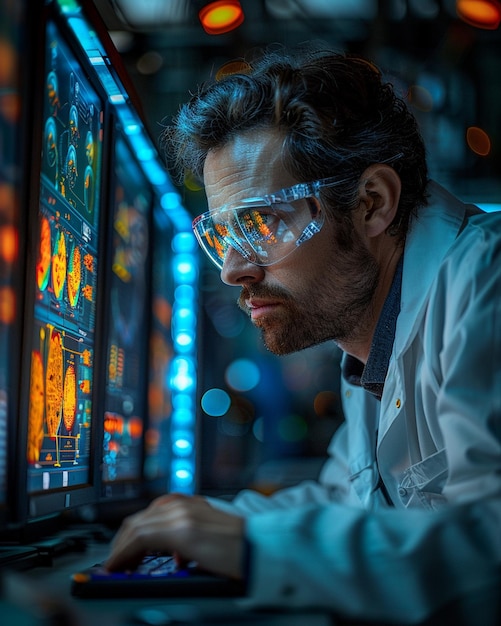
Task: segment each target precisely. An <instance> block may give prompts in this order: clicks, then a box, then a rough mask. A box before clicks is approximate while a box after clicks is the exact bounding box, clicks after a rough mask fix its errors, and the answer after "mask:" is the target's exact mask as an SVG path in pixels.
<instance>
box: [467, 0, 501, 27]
mask: <svg viewBox="0 0 501 626" xmlns="http://www.w3.org/2000/svg"><path fill="white" fill-rule="evenodd" d="M456 12H457V14H458V16H459V17H460V18H461V19H462V20H463V22H466V23H467V24H470V26H475V27H476V28H484V29H486V30H495V29H496V28H497V27H498V26H499V24H500V22H501V4H499V2H497V0H456Z"/></svg>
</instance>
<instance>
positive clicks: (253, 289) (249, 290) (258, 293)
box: [237, 285, 291, 313]
mask: <svg viewBox="0 0 501 626" xmlns="http://www.w3.org/2000/svg"><path fill="white" fill-rule="evenodd" d="M252 298H256V299H260V298H262V299H270V300H280V301H281V302H288V301H289V300H291V296H290V295H289V293H287V291H285V290H284V289H281V288H280V287H269V286H267V285H253V286H249V287H242V290H241V292H240V295H239V296H238V300H237V304H238V306H239V307H240V308H241V309H242V311H244V312H245V313H250V311H249V308H248V307H247V305H246V304H245V301H246V300H252Z"/></svg>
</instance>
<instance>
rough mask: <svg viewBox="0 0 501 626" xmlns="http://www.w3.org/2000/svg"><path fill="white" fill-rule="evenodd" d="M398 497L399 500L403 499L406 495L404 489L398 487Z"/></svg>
mask: <svg viewBox="0 0 501 626" xmlns="http://www.w3.org/2000/svg"><path fill="white" fill-rule="evenodd" d="M398 495H399V496H400V497H401V498H404V497H405V496H406V495H407V489H406V488H405V487H399V488H398Z"/></svg>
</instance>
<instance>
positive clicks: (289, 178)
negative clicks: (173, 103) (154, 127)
mask: <svg viewBox="0 0 501 626" xmlns="http://www.w3.org/2000/svg"><path fill="white" fill-rule="evenodd" d="M166 140H167V142H168V143H167V145H168V147H169V150H170V154H175V157H176V162H177V163H176V165H177V167H178V168H179V171H186V170H190V171H192V172H193V173H195V174H196V175H200V176H202V175H203V180H204V185H205V189H206V194H207V199H208V204H209V208H210V211H209V212H208V213H205V214H204V215H202V216H200V217H199V218H197V219H196V220H195V222H194V229H195V233H196V235H197V237H198V239H199V242H200V244H201V245H202V247H203V248H204V250H205V251H206V252H207V254H208V255H209V257H210V258H211V259H212V261H214V263H215V264H216V265H217V266H218V267H219V269H220V271H221V278H222V280H223V281H224V282H225V283H227V284H230V285H235V286H238V287H240V297H239V305H240V307H241V308H242V309H243V310H244V311H246V312H247V313H248V314H249V315H250V317H251V319H252V321H253V322H254V324H255V325H256V326H257V327H259V328H260V329H261V331H262V335H263V339H264V342H265V343H266V345H267V347H268V348H269V349H270V350H271V351H272V352H274V353H276V354H287V353H290V352H292V351H296V350H301V349H303V348H306V347H308V346H311V345H315V344H318V343H320V342H323V341H328V340H333V341H335V342H336V343H337V344H338V345H339V346H340V347H341V348H342V350H343V352H344V357H343V363H342V370H343V381H342V385H343V400H344V411H345V417H346V420H345V424H344V425H343V426H341V428H340V429H339V430H338V431H337V433H336V434H335V436H334V438H333V440H332V442H331V445H330V448H329V460H328V461H327V463H326V465H325V467H324V469H323V472H322V474H321V476H320V479H319V481H318V483H316V482H305V483H302V484H300V485H298V486H297V487H293V488H290V489H287V490H283V491H280V492H278V493H277V494H275V495H273V496H271V497H264V496H261V495H259V494H257V493H253V492H250V491H244V492H242V493H241V494H239V495H238V496H237V497H236V498H235V500H234V501H233V502H232V503H229V504H227V503H223V502H220V503H219V502H217V501H214V500H211V501H208V500H206V499H204V498H201V497H193V498H188V497H184V496H177V495H169V496H165V497H163V498H160V499H159V500H157V501H155V502H154V503H153V504H152V505H151V506H150V507H149V508H148V509H147V510H146V511H144V512H141V513H139V514H138V515H136V516H134V517H132V518H129V519H128V520H126V521H125V522H124V524H123V526H122V528H121V530H120V531H119V532H118V534H117V537H116V539H115V542H114V545H113V548H112V552H111V555H110V558H109V562H108V567H109V568H110V569H119V568H121V567H124V566H133V565H134V564H135V563H137V561H138V560H139V559H140V558H141V557H142V555H143V554H144V553H145V552H146V551H148V550H152V549H155V550H167V551H173V552H175V553H177V554H178V556H179V558H181V559H195V560H197V561H198V562H199V563H200V564H201V565H202V566H203V567H206V568H208V569H209V570H212V571H215V572H218V573H222V574H227V575H230V576H233V577H235V578H245V579H246V582H247V595H248V598H249V601H250V603H252V604H254V605H255V606H269V605H271V606H277V607H303V606H315V607H321V608H326V609H328V610H332V611H334V612H336V613H341V614H343V615H346V616H349V617H353V618H358V619H372V620H381V621H383V622H384V623H392V622H393V623H395V622H397V623H416V622H419V621H422V620H425V619H427V618H428V617H429V616H431V615H433V614H435V615H442V616H444V615H445V616H447V617H450V615H451V614H452V611H453V607H454V611H456V612H455V613H454V615H455V619H456V621H455V622H454V623H456V624H459V623H472V624H473V623H475V624H482V625H483V626H485V625H486V624H494V623H497V619H498V618H499V613H497V611H498V610H499V604H498V602H499V601H498V600H497V598H498V595H499V589H500V588H501V587H500V582H501V581H500V569H501V568H500V565H501V531H500V529H501V236H500V233H501V216H500V215H496V214H491V215H485V214H481V212H480V211H479V210H478V209H476V208H475V207H472V206H466V205H464V204H463V203H461V202H460V201H459V200H457V199H455V198H454V197H453V196H451V195H450V194H449V193H448V192H447V191H446V190H445V189H443V188H442V187H440V186H439V185H438V184H436V183H434V182H432V181H429V180H428V174H427V166H426V160H425V149H424V146H423V142H422V139H421V136H420V134H419V131H418V128H417V124H416V121H415V119H414V117H413V116H412V114H411V113H410V112H409V111H408V109H407V107H406V105H405V103H404V102H403V100H401V99H400V98H399V97H397V96H396V95H395V93H394V91H393V89H392V88H391V86H390V85H388V84H385V83H384V81H383V80H382V76H381V74H380V72H379V71H378V70H377V69H376V68H375V67H374V66H373V65H372V64H370V63H368V62H366V61H363V60H361V59H357V58H351V57H349V56H345V55H341V54H335V53H331V52H329V51H321V50H318V51H314V50H309V51H306V52H304V53H303V54H302V55H301V54H296V55H287V54H277V53H275V54H274V55H271V56H266V55H265V57H264V59H263V60H262V61H261V62H258V63H257V64H256V65H255V66H254V67H253V68H252V69H251V68H250V67H249V70H248V71H247V72H245V73H242V74H238V75H232V76H227V77H225V78H223V79H222V80H220V81H219V82H215V83H214V84H212V85H209V86H207V87H205V88H204V89H202V90H201V91H200V92H199V93H198V94H196V95H195V96H194V97H193V98H192V100H191V101H190V102H189V103H188V104H187V105H185V106H184V107H183V108H182V109H181V111H180V113H179V115H178V116H177V118H176V122H175V125H174V126H173V127H172V128H169V129H168V130H167V132H166ZM440 619H441V618H440ZM440 623H443V622H440Z"/></svg>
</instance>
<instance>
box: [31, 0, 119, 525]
mask: <svg viewBox="0 0 501 626" xmlns="http://www.w3.org/2000/svg"><path fill="white" fill-rule="evenodd" d="M50 8H53V7H50ZM50 8H49V10H48V13H47V16H46V21H45V42H44V46H43V83H42V81H41V84H42V93H41V94H38V95H39V96H40V97H39V103H40V110H41V113H42V117H41V119H40V120H38V121H39V124H38V126H39V128H38V133H39V134H38V137H35V138H34V154H33V163H34V174H33V177H32V178H33V180H34V181H35V180H36V172H37V169H38V181H37V182H38V195H37V194H34V195H33V200H32V202H31V206H30V208H29V212H28V220H27V221H28V224H29V232H28V241H29V244H28V245H29V248H28V259H30V262H29V263H28V266H27V274H26V297H25V312H24V323H25V324H24V342H23V372H22V377H21V402H20V419H19V422H20V425H21V426H22V427H23V428H24V427H25V431H26V434H25V435H24V436H22V435H21V437H20V459H19V460H20V464H21V466H23V467H25V470H26V471H25V472H24V473H23V472H21V481H22V480H25V481H26V482H25V485H24V489H25V496H26V497H25V502H24V506H23V503H21V510H22V513H21V514H22V515H23V516H25V518H26V520H28V521H31V520H38V519H41V518H43V517H44V516H48V515H51V514H60V513H61V512H62V511H65V510H66V509H69V508H72V507H76V506H79V505H82V504H85V503H89V502H94V501H95V500H96V496H97V493H96V489H97V487H96V471H95V468H96V463H97V460H96V458H95V450H96V446H95V443H96V441H95V440H94V437H95V435H96V433H97V429H96V426H97V424H96V411H95V402H96V398H97V397H98V393H99V389H98V386H99V381H100V379H101V372H100V367H101V364H102V358H101V353H100V339H99V332H100V329H99V316H100V313H101V304H100V299H101V298H102V289H103V287H102V284H101V278H100V276H101V273H102V271H103V269H102V268H103V262H102V256H103V243H104V242H103V236H102V228H103V215H102V214H103V189H102V183H103V163H104V156H103V149H104V142H105V139H106V133H107V129H106V127H105V120H106V119H107V113H106V94H105V93H104V90H103V89H102V87H101V85H100V84H99V81H98V80H97V79H96V78H95V76H93V75H92V71H89V70H90V69H91V68H89V66H90V64H89V62H88V59H87V58H86V57H85V55H84V54H83V52H82V50H81V48H80V47H79V44H78V42H77V41H75V38H74V37H72V33H71V30H70V29H68V28H67V27H66V22H65V20H64V19H62V18H61V17H60V16H59V15H58V14H57V13H56V11H55V10H53V11H51V10H50ZM37 147H39V148H40V149H39V154H40V158H38V154H37V152H38V150H37ZM37 166H38V167H37ZM23 461H24V463H23ZM20 489H21V490H22V489H23V485H22V484H21V485H20ZM23 509H24V510H23Z"/></svg>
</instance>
